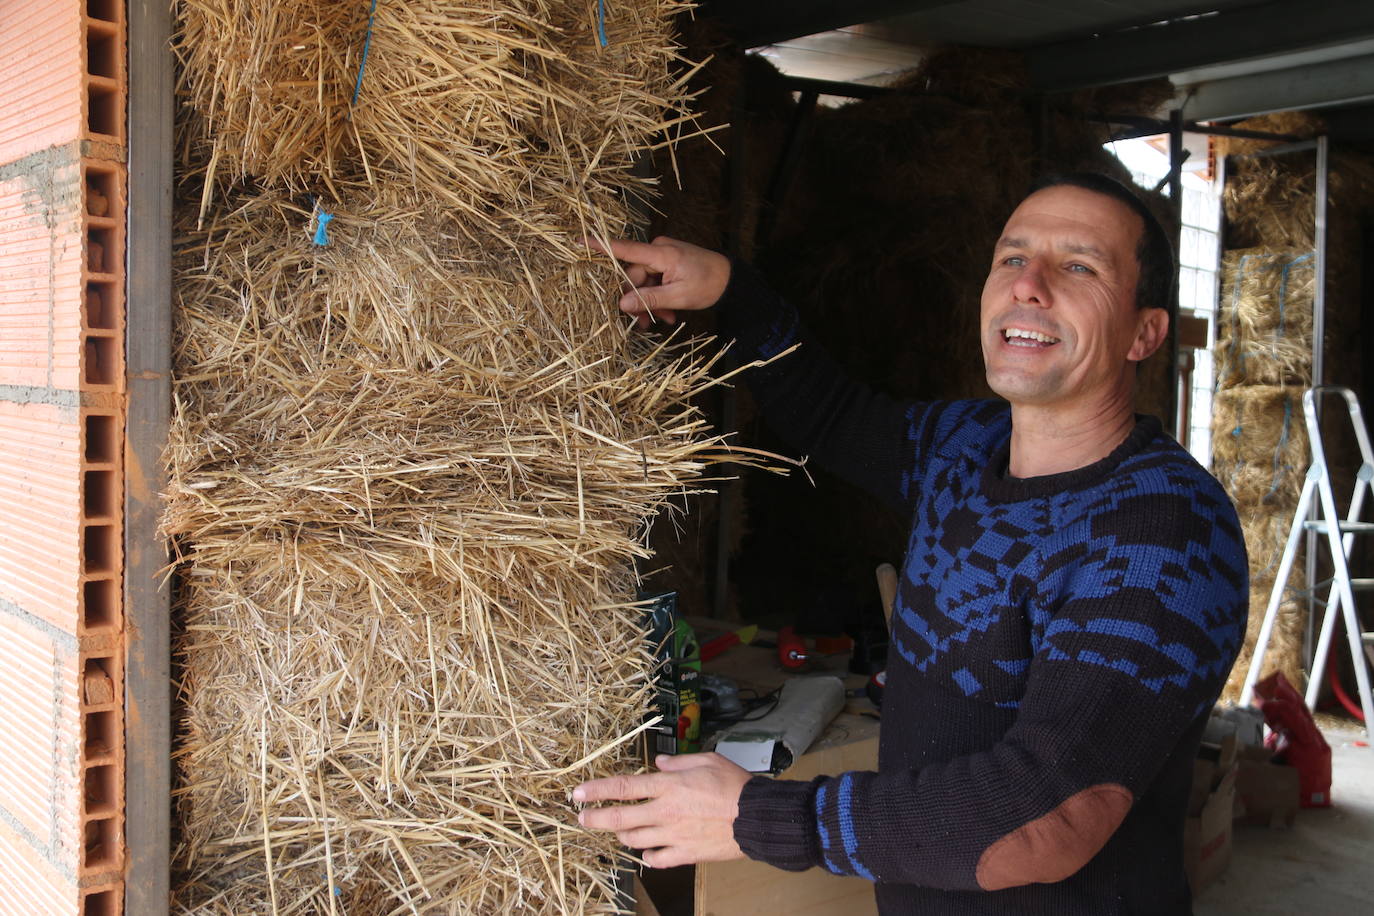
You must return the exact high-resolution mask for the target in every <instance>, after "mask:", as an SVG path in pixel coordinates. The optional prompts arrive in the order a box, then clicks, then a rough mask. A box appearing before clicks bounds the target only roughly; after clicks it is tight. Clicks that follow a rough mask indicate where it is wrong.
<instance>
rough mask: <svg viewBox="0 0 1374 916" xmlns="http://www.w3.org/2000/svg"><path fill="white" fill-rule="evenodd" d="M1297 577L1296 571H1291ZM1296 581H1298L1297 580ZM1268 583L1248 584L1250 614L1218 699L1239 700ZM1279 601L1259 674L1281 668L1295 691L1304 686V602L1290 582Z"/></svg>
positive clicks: (1269, 585) (1295, 585) (1266, 603)
mask: <svg viewBox="0 0 1374 916" xmlns="http://www.w3.org/2000/svg"><path fill="white" fill-rule="evenodd" d="M1295 576H1300V573H1295ZM1299 581H1300V580H1299ZM1271 584H1272V580H1270V581H1268V582H1251V583H1250V616H1249V617H1248V618H1247V624H1246V631H1245V643H1244V645H1242V646H1241V650H1240V653H1239V654H1238V655H1237V656H1236V663H1235V665H1234V666H1232V668H1231V673H1230V675H1229V676H1228V677H1227V679H1226V685H1225V687H1223V688H1222V692H1221V699H1222V700H1229V701H1231V702H1236V701H1238V700H1239V699H1240V692H1241V688H1242V687H1244V686H1245V675H1246V673H1247V672H1248V671H1249V670H1250V661H1251V659H1253V658H1254V655H1255V643H1256V642H1257V641H1258V639H1259V630H1260V627H1261V626H1262V625H1263V623H1264V611H1265V609H1266V608H1267V607H1268V606H1269V589H1270V587H1271ZM1292 588H1293V589H1294V590H1290V591H1289V592H1288V593H1287V595H1286V597H1285V598H1284V600H1283V601H1282V603H1280V604H1279V612H1278V616H1277V617H1275V618H1274V629H1273V631H1272V632H1271V633H1270V636H1269V645H1268V647H1267V648H1266V649H1265V653H1264V667H1263V669H1261V671H1260V676H1261V677H1264V676H1267V675H1268V674H1270V673H1272V672H1274V671H1282V672H1283V675H1284V677H1286V678H1288V680H1289V682H1290V683H1292V684H1293V685H1294V686H1296V687H1297V688H1298V689H1299V690H1303V689H1305V685H1306V684H1307V672H1306V670H1305V668H1304V666H1303V655H1302V645H1303V639H1304V638H1305V634H1306V631H1307V601H1306V599H1305V598H1302V597H1301V595H1299V594H1298V593H1297V591H1296V589H1298V588H1299V586H1298V585H1297V584H1293V585H1292Z"/></svg>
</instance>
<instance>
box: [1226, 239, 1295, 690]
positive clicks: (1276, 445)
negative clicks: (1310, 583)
mask: <svg viewBox="0 0 1374 916" xmlns="http://www.w3.org/2000/svg"><path fill="white" fill-rule="evenodd" d="M1313 262H1314V257H1313V252H1312V251H1311V250H1310V249H1307V250H1303V249H1294V248H1283V247H1276V246H1275V247H1270V246H1261V247H1255V248H1248V249H1241V250H1235V251H1228V252H1226V254H1225V255H1224V256H1223V265H1222V284H1221V302H1220V309H1219V311H1218V313H1217V337H1216V344H1215V347H1214V350H1213V353H1214V356H1215V365H1216V392H1215V396H1214V398H1213V402H1212V473H1213V474H1215V475H1216V477H1217V479H1218V480H1220V481H1221V483H1222V485H1223V486H1224V487H1225V488H1226V492H1227V493H1229V494H1230V496H1231V499H1232V501H1233V502H1234V503H1235V505H1236V512H1237V514H1238V515H1239V516H1240V520H1241V528H1242V531H1243V532H1244V534H1245V539H1246V551H1247V552H1248V554H1249V558H1250V616H1249V622H1248V626H1247V632H1246V639H1245V644H1244V646H1243V647H1242V649H1241V653H1240V657H1239V658H1238V659H1237V662H1236V665H1235V667H1234V668H1233V669H1232V672H1231V676H1230V679H1229V680H1228V682H1227V686H1226V688H1225V691H1224V693H1223V696H1224V697H1226V698H1228V699H1236V698H1237V697H1238V696H1239V694H1240V688H1241V686H1242V684H1243V682H1244V679H1245V674H1246V672H1247V671H1248V670H1249V667H1250V657H1251V655H1252V653H1253V651H1254V645H1255V640H1256V638H1257V637H1258V634H1259V628H1260V624H1261V623H1262V622H1263V617H1264V610H1265V608H1266V607H1267V605H1268V601H1269V595H1270V592H1271V591H1272V590H1273V587H1274V576H1275V573H1276V572H1277V568H1278V565H1279V560H1280V559H1281V557H1282V555H1283V548H1284V543H1285V539H1286V536H1287V533H1288V526H1289V524H1290V523H1291V521H1292V517H1293V511H1294V509H1295V508H1296V506H1297V501H1298V495H1299V493H1300V491H1301V490H1302V482H1303V475H1304V474H1305V473H1306V471H1307V465H1308V461H1309V459H1308V454H1309V453H1308V446H1307V427H1306V425H1305V424H1304V420H1303V408H1302V393H1303V391H1304V390H1305V389H1306V388H1307V387H1308V386H1309V385H1311V378H1312V296H1313V289H1314V272H1313ZM1303 583H1304V575H1303V572H1302V567H1301V565H1299V564H1295V566H1294V571H1293V573H1292V575H1290V577H1289V581H1288V587H1289V589H1291V590H1292V591H1290V594H1289V596H1288V597H1287V598H1286V599H1285V600H1284V601H1283V603H1282V604H1281V605H1280V609H1279V616H1278V618H1277V619H1276V621H1275V629H1274V634H1273V637H1272V642H1271V648H1270V650H1269V652H1268V654H1267V655H1266V658H1265V663H1266V665H1267V666H1269V668H1270V669H1278V670H1282V671H1283V673H1284V676H1285V677H1287V678H1288V679H1289V680H1290V681H1291V682H1292V683H1295V684H1298V683H1302V642H1303V631H1304V628H1305V627H1306V603H1305V601H1301V600H1295V593H1296V592H1297V591H1299V590H1301V588H1302V587H1303Z"/></svg>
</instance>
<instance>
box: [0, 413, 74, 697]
mask: <svg viewBox="0 0 1374 916" xmlns="http://www.w3.org/2000/svg"><path fill="white" fill-rule="evenodd" d="M79 443H80V430H79V428H78V426H77V418H76V412H75V411H74V410H73V409H71V408H65V407H58V406H54V405H51V404H14V403H6V402H3V401H0V507H2V508H0V598H3V599H4V600H7V601H9V602H10V603H12V604H14V605H17V606H18V607H21V608H23V609H24V610H25V611H28V612H29V613H31V614H33V615H35V616H36V617H39V618H41V619H43V620H45V621H47V622H48V623H50V624H52V625H53V626H55V627H57V628H59V629H61V630H62V631H63V632H67V633H73V634H74V633H76V626H77V621H76V600H77V594H78V589H79V580H78V576H79V573H80V570H79V566H80V559H79V558H80V552H81V538H80V524H79V523H80V512H81V483H80V481H81V477H80V467H81V456H80V454H79ZM0 702H3V694H0Z"/></svg>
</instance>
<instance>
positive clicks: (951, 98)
mask: <svg viewBox="0 0 1374 916" xmlns="http://www.w3.org/2000/svg"><path fill="white" fill-rule="evenodd" d="M702 32H704V34H702ZM694 37H696V39H697V40H698V41H700V42H702V44H703V46H704V47H705V48H706V49H709V51H710V53H711V55H712V57H711V62H710V64H708V65H707V68H706V69H707V71H709V82H710V85H711V86H712V87H713V88H712V90H711V94H709V95H708V96H706V98H705V105H704V109H705V115H704V117H705V118H707V119H708V120H714V121H725V120H728V121H730V126H729V129H728V130H721V131H718V132H715V133H712V134H710V136H709V140H708V139H707V138H699V139H696V140H692V141H690V142H688V143H684V144H683V145H682V146H681V147H679V156H678V173H679V174H680V175H681V176H682V182H683V188H682V190H680V191H679V190H677V189H676V187H675V186H674V185H672V184H668V186H667V187H666V188H665V195H666V196H665V200H664V202H663V211H664V213H665V217H664V218H663V219H662V220H661V221H660V224H659V226H658V228H659V229H661V231H663V232H666V233H668V234H670V235H686V236H687V237H689V238H691V239H692V240H693V241H698V242H702V243H706V244H724V243H725V242H727V241H729V240H733V241H734V242H735V243H736V244H737V246H738V248H739V250H740V251H741V252H742V253H743V254H744V255H745V256H746V257H748V258H749V259H751V260H753V261H755V262H756V263H757V264H758V265H759V266H760V267H761V269H762V270H763V271H764V272H765V273H766V274H767V276H768V278H769V279H770V281H771V282H772V283H773V284H774V285H775V286H776V287H777V288H778V289H779V290H781V291H782V292H784V293H785V294H787V295H788V296H789V297H790V298H791V299H792V301H793V302H794V303H795V304H796V305H797V307H798V309H799V310H800V311H801V313H802V316H803V319H804V320H805V321H806V323H807V333H808V337H807V339H808V341H809V342H811V343H812V344H819V345H822V346H825V347H826V348H828V349H829V350H830V351H831V352H832V353H833V354H834V355H835V356H836V358H837V359H838V360H839V362H840V363H841V364H842V365H843V366H844V367H845V369H846V370H847V371H849V372H850V373H851V374H853V375H854V376H855V377H857V378H860V379H863V380H865V381H867V382H868V383H870V384H872V385H874V386H876V387H878V388H879V389H882V390H884V391H887V392H889V393H891V394H894V395H897V396H900V397H913V398H939V397H975V396H986V395H987V394H988V393H989V392H988V389H987V387H986V385H985V382H984V378H983V362H982V354H981V350H980V348H979V344H978V335H977V320H978V308H979V296H980V293H981V290H982V286H983V281H984V279H985V278H986V276H987V270H988V266H989V264H990V263H991V256H992V245H993V243H994V242H995V241H996V238H997V235H998V233H999V232H1000V230H1001V227H1002V224H1003V223H1004V222H1005V220H1006V218H1007V216H1008V215H1010V213H1011V211H1012V209H1013V208H1014V207H1015V205H1016V204H1017V203H1018V202H1019V200H1020V199H1021V198H1022V197H1023V196H1024V195H1025V193H1026V191H1027V190H1028V188H1029V186H1030V184H1031V182H1032V180H1033V179H1034V178H1035V177H1036V175H1037V173H1039V172H1041V171H1048V170H1061V171H1062V170H1071V169H1077V168H1088V169H1096V170H1100V171H1106V172H1108V173H1110V174H1112V175H1114V176H1116V177H1118V178H1121V179H1124V180H1126V181H1129V180H1130V176H1129V174H1128V173H1127V172H1126V171H1125V169H1124V168H1123V167H1122V166H1121V164H1120V163H1119V162H1118V161H1117V160H1116V159H1115V157H1113V156H1112V155H1111V154H1110V153H1108V152H1107V151H1105V150H1103V149H1102V143H1103V142H1104V141H1105V140H1106V138H1107V129H1106V127H1105V126H1104V125H1103V124H1102V123H1101V122H1100V121H1097V120H1095V118H1096V117H1097V116H1098V115H1100V114H1102V113H1111V114H1122V113H1127V114H1150V113H1153V112H1154V110H1155V109H1156V108H1158V107H1159V106H1160V105H1161V104H1162V103H1163V102H1164V101H1166V100H1167V99H1168V98H1169V97H1170V96H1171V95H1172V89H1171V87H1170V86H1169V85H1168V83H1167V81H1157V82H1150V83H1146V84H1141V85H1133V86H1124V87H1115V88H1113V89H1110V90H1099V91H1097V92H1083V93H1075V94H1073V95H1072V96H1071V97H1061V98H1057V99H1055V100H1053V104H1051V105H1049V107H1048V111H1049V116H1048V117H1047V118H1046V119H1045V120H1044V123H1043V124H1041V123H1039V121H1040V111H1041V108H1040V104H1039V100H1038V99H1036V98H1035V97H1034V96H1033V95H1032V94H1031V93H1030V91H1029V88H1028V87H1029V84H1030V81H1029V77H1028V75H1027V73H1026V71H1025V66H1024V61H1023V59H1022V58H1021V56H1020V55H1018V54H1014V53H1003V52H991V51H979V50H976V49H966V48H946V49H933V50H932V51H931V53H930V54H929V55H928V56H927V57H926V59H925V60H924V61H923V63H922V64H921V65H920V66H919V67H918V68H917V69H916V70H914V71H913V72H911V73H909V74H907V75H906V76H905V77H904V78H902V79H901V80H900V82H899V83H898V85H897V86H896V87H895V89H894V91H892V92H891V93H890V94H888V95H885V96H882V97H878V98H873V99H870V100H866V101H861V102H855V103H852V104H848V105H846V106H844V107H841V108H838V109H828V108H821V109H819V110H818V112H817V115H816V117H815V118H814V119H813V120H812V121H811V122H810V123H809V126H808V128H807V130H805V131H804V132H803V136H802V139H801V140H800V141H799V142H800V148H799V151H798V156H799V159H798V164H797V168H796V172H795V175H794V178H793V180H792V183H791V185H790V187H789V188H788V189H787V191H786V193H785V194H784V195H782V196H781V197H780V199H775V200H772V201H771V202H770V201H769V200H768V198H769V191H770V186H771V185H772V184H773V178H774V175H775V173H776V171H777V167H778V164H779V163H780V161H781V160H782V156H783V142H784V139H785V137H786V136H787V133H788V126H789V123H790V121H791V119H792V117H793V115H794V113H795V103H794V102H793V99H792V94H791V91H790V89H789V88H788V87H787V85H786V84H785V82H784V81H783V80H782V78H781V76H780V75H779V74H778V73H777V72H776V71H774V70H773V69H772V68H771V66H769V65H768V64H767V63H766V62H765V61H763V60H761V59H759V58H757V57H754V58H750V57H745V56H744V55H742V54H740V52H739V51H738V49H734V50H732V49H731V48H730V47H729V46H728V44H727V43H726V42H724V40H723V39H721V38H720V37H719V36H717V35H714V34H712V33H711V32H710V31H709V28H704V27H703V28H702V31H701V32H697V33H694ZM741 134H742V135H743V136H740V135H741ZM722 150H724V151H725V152H726V153H728V157H726V156H722V152H721V151H722ZM1147 196H1149V197H1151V199H1152V200H1153V201H1154V202H1155V203H1156V204H1162V199H1161V198H1160V197H1159V196H1157V195H1149V194H1148V192H1147ZM706 201H710V202H714V203H713V205H708V204H707V203H705V202H706ZM1158 209H1159V211H1160V213H1161V216H1162V217H1164V218H1165V219H1166V220H1168V219H1171V217H1170V215H1169V213H1168V209H1167V206H1160V207H1159V208H1158ZM770 225H771V227H772V228H771V231H768V227H769V226H770ZM692 320H693V321H694V322H695V321H698V319H697V318H695V317H694V318H693V319H692ZM1166 376H1167V356H1166V355H1163V354H1161V356H1159V357H1157V358H1156V359H1154V360H1152V361H1151V362H1150V363H1147V364H1146V366H1144V367H1143V368H1142V371H1141V376H1140V378H1141V383H1142V385H1141V387H1142V389H1143V390H1142V392H1141V398H1140V405H1141V409H1142V410H1144V411H1146V412H1150V413H1161V412H1162V410H1163V408H1164V400H1165V398H1164V392H1165V391H1166V390H1167V384H1168V383H1167V381H1166ZM742 400H743V401H746V403H743V404H742V405H741V408H740V424H741V429H742V430H743V431H744V432H743V437H744V438H745V440H746V441H754V442H758V443H763V444H765V445H766V447H768V448H769V449H771V450H776V451H786V450H787V446H785V444H783V443H781V442H778V441H776V440H773V439H771V438H769V433H768V431H767V429H766V427H764V426H763V425H762V424H761V423H760V422H759V421H758V419H757V418H756V417H755V416H754V415H753V413H752V411H751V410H750V409H749V407H748V404H747V398H742ZM809 470H810V474H811V475H812V477H814V478H815V479H816V481H817V483H816V485H813V484H812V483H811V482H810V480H808V479H807V477H806V476H805V475H791V476H790V477H789V478H787V479H783V478H777V479H773V478H772V477H770V476H765V475H757V474H749V475H746V477H745V481H744V491H745V492H744V499H743V517H742V518H741V519H740V525H741V528H742V533H741V536H740V541H739V544H738V547H737V549H736V551H735V558H734V563H733V569H734V572H735V575H736V584H737V586H738V588H737V594H738V606H739V610H740V612H741V614H742V615H743V616H745V617H763V618H766V619H773V620H774V621H776V622H777V623H789V622H792V623H801V624H802V625H803V626H804V627H808V628H811V629H814V630H817V631H820V630H830V631H836V630H839V629H841V628H842V627H845V626H849V627H853V626H856V625H857V623H858V621H857V620H856V619H854V617H855V615H858V614H860V613H865V612H864V611H861V608H862V607H863V606H864V605H867V604H871V605H872V607H871V608H869V609H868V611H867V612H866V613H868V614H869V615H872V614H878V615H879V616H878V617H877V620H878V623H877V626H878V627H881V626H882V624H881V616H880V612H879V611H877V610H876V607H877V604H876V590H875V588H874V585H873V569H874V566H875V565H876V564H877V563H878V562H880V561H894V560H895V559H896V558H897V557H899V556H900V554H901V551H902V550H903V548H904V546H905V533H906V531H905V529H906V525H907V523H908V521H909V520H908V519H902V518H895V517H894V516H893V515H892V514H891V513H890V512H889V511H888V509H887V507H885V506H883V505H880V504H878V503H876V502H875V501H873V500H871V499H870V498H869V497H868V496H867V494H865V493H863V492H861V491H859V490H857V489H855V488H851V487H848V486H847V485H845V484H844V483H843V482H841V481H839V480H837V479H835V478H833V477H831V476H828V475H826V474H824V473H823V472H822V471H820V470H818V469H816V468H814V467H812V468H810V469H809ZM689 521H690V519H689ZM685 543H690V542H685ZM695 543H696V544H699V545H707V546H708V547H709V545H710V544H711V542H710V540H709V538H707V537H701V538H698V539H697V540H696V542H695ZM669 546H671V545H669ZM733 546H734V545H732V547H733ZM691 563H692V558H691V557H686V558H683V560H682V561H681V563H680V565H682V566H684V567H686V566H689V565H690V564H691ZM779 570H786V571H787V572H786V574H785V575H779V574H778V571H779ZM674 584H675V585H679V586H680V587H681V588H683V589H684V590H685V591H687V592H688V593H689V594H691V593H693V589H692V583H691V581H690V580H688V578H687V577H683V578H680V579H677V580H674ZM698 600H703V601H704V599H698ZM846 618H849V619H846Z"/></svg>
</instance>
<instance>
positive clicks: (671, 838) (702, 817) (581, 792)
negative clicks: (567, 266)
mask: <svg viewBox="0 0 1374 916" xmlns="http://www.w3.org/2000/svg"><path fill="white" fill-rule="evenodd" d="M645 247H647V246H645ZM655 763H657V764H658V769H659V772H657V773H644V774H641V775H638V776H613V777H611V778H609V779H595V780H592V781H591V782H584V783H583V784H582V785H580V786H578V787H577V788H576V789H574V790H573V801H577V802H587V803H592V802H604V801H633V802H639V803H640V804H636V805H615V806H610V807H605V808H587V809H585V810H584V811H583V812H582V813H581V814H580V815H579V816H578V823H580V824H582V826H584V827H590V828H591V829H593V830H611V831H614V833H615V835H616V836H617V837H619V839H620V842H622V843H624V844H625V845H626V846H628V847H630V848H631V849H642V850H645V852H644V861H645V862H646V863H647V864H648V865H649V866H651V867H653V868H671V867H673V866H675V865H686V864H688V863H691V862H722V861H725V860H727V859H739V858H743V856H744V853H742V852H740V848H739V844H737V843H736V842H735V827H734V825H735V817H736V816H737V815H738V814H739V796H740V792H741V791H742V790H743V789H744V784H745V783H746V782H748V781H749V776H750V774H749V772H748V771H747V770H743V769H740V768H739V767H737V766H735V765H734V764H733V763H731V762H730V761H728V760H726V759H725V758H724V757H722V756H720V755H719V754H682V755H680V756H676V757H673V756H666V755H661V756H659V758H658V759H657V760H656V761H655Z"/></svg>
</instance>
